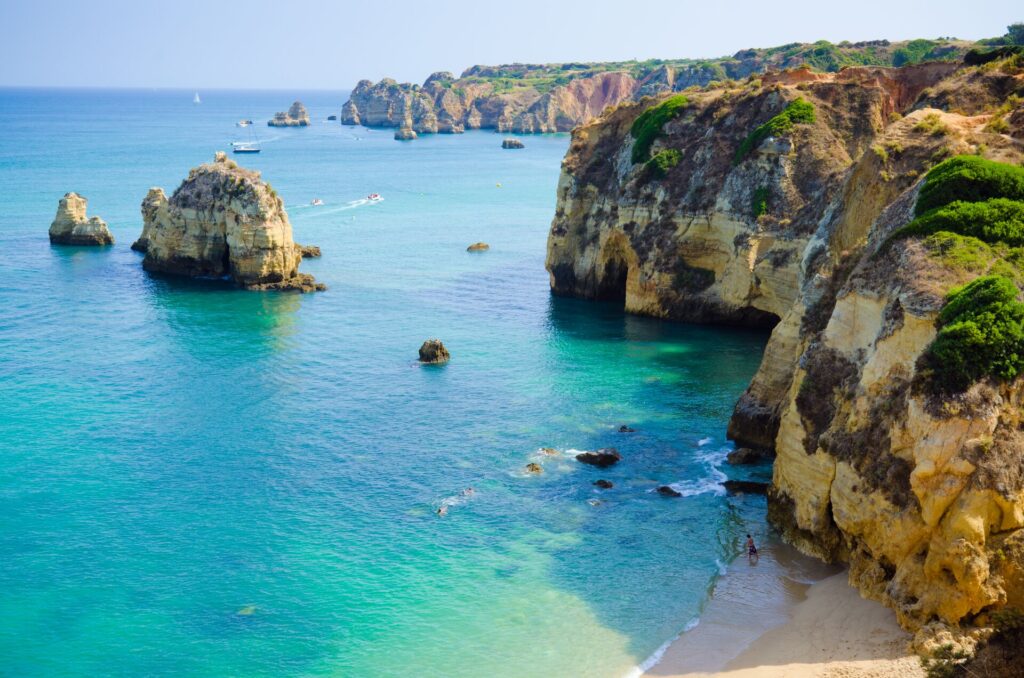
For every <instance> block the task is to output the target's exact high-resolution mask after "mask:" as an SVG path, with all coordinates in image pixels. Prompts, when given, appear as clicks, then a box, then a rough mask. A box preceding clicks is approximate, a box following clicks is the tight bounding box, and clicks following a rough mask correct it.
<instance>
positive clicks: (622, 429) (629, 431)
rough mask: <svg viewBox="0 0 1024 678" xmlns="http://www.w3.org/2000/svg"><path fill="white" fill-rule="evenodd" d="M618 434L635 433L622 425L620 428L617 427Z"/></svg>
mask: <svg viewBox="0 0 1024 678" xmlns="http://www.w3.org/2000/svg"><path fill="white" fill-rule="evenodd" d="M619 433H636V429H635V428H630V427H628V426H626V425H625V424H623V425H622V426H620V427H619Z"/></svg>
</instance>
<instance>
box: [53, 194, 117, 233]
mask: <svg viewBox="0 0 1024 678" xmlns="http://www.w3.org/2000/svg"><path fill="white" fill-rule="evenodd" d="M87 204H88V201H87V200H86V199H85V198H83V197H82V196H80V195H78V194H77V193H65V194H64V197H63V198H61V199H60V202H59V203H58V204H57V215H56V216H55V217H54V218H53V223H51V224H50V242H51V243H53V244H54V245H113V244H114V236H113V234H111V232H110V229H109V228H107V223H106V222H105V221H103V220H102V219H100V218H99V217H89V218H87V217H86V216H85V210H86V206H87Z"/></svg>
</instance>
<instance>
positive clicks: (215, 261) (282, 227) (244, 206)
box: [136, 153, 324, 292]
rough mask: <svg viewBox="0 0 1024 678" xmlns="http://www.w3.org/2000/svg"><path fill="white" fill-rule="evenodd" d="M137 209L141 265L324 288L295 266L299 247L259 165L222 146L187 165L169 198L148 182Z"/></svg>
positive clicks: (256, 283)
mask: <svg viewBox="0 0 1024 678" xmlns="http://www.w3.org/2000/svg"><path fill="white" fill-rule="evenodd" d="M142 216H143V227H142V235H141V237H140V238H139V240H138V241H137V242H136V245H137V246H138V248H140V249H144V250H145V252H146V257H145V259H143V261H142V266H143V268H144V269H146V270H147V271H151V272H158V273H169V274H174V275H184V276H189V277H208V278H224V277H227V278H230V279H231V280H233V281H235V282H236V283H237V284H239V285H240V286H242V287H245V288H249V289H255V290H269V289H273V290H297V291H302V292H308V291H314V290H320V289H324V287H323V285H320V284H318V283H316V282H315V281H314V280H313V278H312V276H308V275H302V274H300V273H299V270H298V269H299V262H300V261H301V260H302V251H301V248H300V247H299V246H298V245H296V244H295V242H294V241H293V240H292V226H291V223H290V222H289V221H288V215H287V213H286V212H285V210H284V203H283V202H282V201H281V198H280V197H279V196H278V195H277V193H275V192H274V189H273V188H271V186H270V185H269V184H268V183H266V182H265V181H263V180H262V179H261V178H260V173H259V172H255V171H252V170H247V169H243V168H241V167H239V166H238V165H237V164H236V163H235V162H234V161H232V160H228V158H227V157H226V156H225V155H224V154H223V153H217V154H216V156H215V159H214V162H212V163H208V164H205V165H200V166H199V167H195V168H193V169H192V170H191V171H190V172H189V175H188V177H187V178H186V179H185V180H184V181H183V182H182V183H181V185H180V186H179V187H178V189H177V190H176V191H174V194H173V195H172V196H171V198H170V200H168V199H167V196H166V194H164V192H163V191H162V190H160V189H150V191H149V193H148V194H147V195H146V199H145V200H143V202H142Z"/></svg>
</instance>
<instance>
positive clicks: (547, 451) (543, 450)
mask: <svg viewBox="0 0 1024 678" xmlns="http://www.w3.org/2000/svg"><path fill="white" fill-rule="evenodd" d="M540 451H541V454H546V455H548V456H549V457H553V456H555V455H556V454H558V450H556V449H555V448H553V447H542V448H540Z"/></svg>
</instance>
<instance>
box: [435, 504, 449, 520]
mask: <svg viewBox="0 0 1024 678" xmlns="http://www.w3.org/2000/svg"><path fill="white" fill-rule="evenodd" d="M437 515H438V516H440V517H441V518H444V517H445V516H446V515H448V505H447V504H441V505H440V506H439V507H438V508H437Z"/></svg>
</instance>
